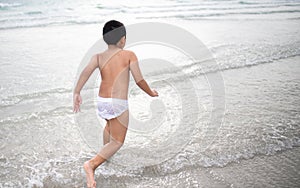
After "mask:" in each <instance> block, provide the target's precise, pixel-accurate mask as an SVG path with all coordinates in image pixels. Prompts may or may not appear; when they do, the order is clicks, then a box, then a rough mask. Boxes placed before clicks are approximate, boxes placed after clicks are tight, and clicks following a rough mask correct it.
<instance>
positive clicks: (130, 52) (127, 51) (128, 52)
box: [122, 50, 135, 55]
mask: <svg viewBox="0 0 300 188" xmlns="http://www.w3.org/2000/svg"><path fill="white" fill-rule="evenodd" d="M122 51H123V53H125V54H128V55H134V54H135V53H134V52H133V51H131V50H122Z"/></svg>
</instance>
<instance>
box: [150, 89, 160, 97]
mask: <svg viewBox="0 0 300 188" xmlns="http://www.w3.org/2000/svg"><path fill="white" fill-rule="evenodd" d="M151 97H158V93H157V91H156V90H155V89H152V94H151Z"/></svg>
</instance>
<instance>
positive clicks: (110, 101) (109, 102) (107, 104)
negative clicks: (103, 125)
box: [97, 96, 128, 120]
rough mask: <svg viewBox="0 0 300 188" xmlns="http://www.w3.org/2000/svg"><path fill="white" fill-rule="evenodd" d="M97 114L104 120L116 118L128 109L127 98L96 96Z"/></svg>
mask: <svg viewBox="0 0 300 188" xmlns="http://www.w3.org/2000/svg"><path fill="white" fill-rule="evenodd" d="M97 108H98V110H97V111H98V115H99V116H100V117H101V118H103V119H106V120H109V119H113V118H116V117H118V116H120V115H121V114H122V113H123V112H125V111H126V110H128V100H125V99H117V98H104V97H100V96H98V98H97Z"/></svg>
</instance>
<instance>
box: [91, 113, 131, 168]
mask: <svg viewBox="0 0 300 188" xmlns="http://www.w3.org/2000/svg"><path fill="white" fill-rule="evenodd" d="M128 122H129V112H128V110H127V111H125V112H124V113H122V114H121V115H120V116H119V117H117V118H113V119H111V120H109V121H108V124H109V131H110V139H109V142H108V143H107V144H105V145H104V146H103V147H102V149H101V150H100V152H99V153H98V154H97V155H96V156H95V157H94V158H92V159H91V160H90V163H91V165H92V167H93V168H94V169H96V168H97V167H98V166H99V165H101V164H102V163H103V162H105V161H106V160H107V159H109V158H110V157H111V156H112V155H114V154H115V153H116V152H117V151H118V150H119V149H120V148H121V147H122V145H123V143H124V141H125V136H126V133H127V127H128Z"/></svg>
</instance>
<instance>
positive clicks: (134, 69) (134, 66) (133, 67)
mask: <svg viewBox="0 0 300 188" xmlns="http://www.w3.org/2000/svg"><path fill="white" fill-rule="evenodd" d="M129 66H130V71H131V73H132V76H133V78H134V80H135V83H136V84H137V85H138V86H139V88H141V89H142V90H143V91H144V92H145V93H147V94H148V95H150V96H151V97H157V96H158V93H157V91H155V90H154V89H153V90H152V89H150V87H149V85H148V83H147V82H146V81H145V80H144V78H143V75H142V72H141V70H140V67H139V62H138V59H137V57H136V55H135V54H134V53H133V52H131V54H130V65H129Z"/></svg>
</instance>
